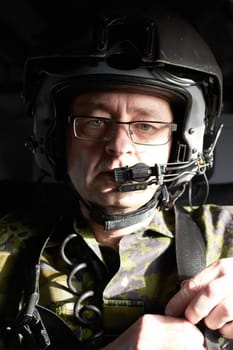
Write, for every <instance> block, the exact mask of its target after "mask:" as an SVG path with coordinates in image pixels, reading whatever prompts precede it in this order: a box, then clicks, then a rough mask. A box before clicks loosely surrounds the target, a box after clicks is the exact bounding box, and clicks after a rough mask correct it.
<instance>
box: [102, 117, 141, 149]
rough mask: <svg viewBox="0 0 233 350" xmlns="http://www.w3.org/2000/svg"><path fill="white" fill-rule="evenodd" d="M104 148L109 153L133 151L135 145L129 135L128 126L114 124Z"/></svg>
mask: <svg viewBox="0 0 233 350" xmlns="http://www.w3.org/2000/svg"><path fill="white" fill-rule="evenodd" d="M105 149H106V152H107V153H109V154H124V153H128V154H130V153H134V151H135V145H134V143H133V141H132V140H131V137H130V135H129V126H128V125H119V124H118V125H116V127H115V130H114V133H113V136H112V138H111V140H110V141H108V142H107V143H106V146H105Z"/></svg>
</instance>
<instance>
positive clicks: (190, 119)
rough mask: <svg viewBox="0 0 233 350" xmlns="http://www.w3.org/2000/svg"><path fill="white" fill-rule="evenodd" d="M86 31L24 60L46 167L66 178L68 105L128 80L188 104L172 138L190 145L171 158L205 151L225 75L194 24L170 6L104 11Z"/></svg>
mask: <svg viewBox="0 0 233 350" xmlns="http://www.w3.org/2000/svg"><path fill="white" fill-rule="evenodd" d="M88 38H89V40H88V41H85V40H83V41H82V43H81V44H80V45H76V46H75V47H72V50H69V52H65V53H64V52H62V53H59V54H57V55H50V56H42V57H33V58H31V59H29V60H28V61H27V63H26V66H25V91H24V95H25V99H26V102H27V103H28V106H29V109H30V113H31V114H32V116H33V118H34V137H33V142H32V148H33V151H34V154H35V159H36V162H37V164H38V165H39V167H40V168H41V169H42V170H43V171H44V172H45V173H46V174H48V175H50V176H52V177H54V178H55V179H57V180H62V179H64V177H65V174H66V125H67V124H66V123H67V116H68V105H69V103H70V101H71V99H72V97H73V96H76V95H78V94H81V93H82V92H85V91H88V90H96V89H106V88H111V87H116V86H117V87H119V88H121V89H124V88H129V87H130V88H135V89H139V90H140V89H141V90H143V91H150V92H152V93H155V94H159V95H162V96H165V97H167V98H169V99H170V100H171V101H172V102H173V103H174V104H176V103H177V104H179V103H181V104H183V105H184V107H183V110H184V114H183V116H182V118H181V119H179V120H178V124H179V130H180V133H179V135H178V136H177V137H178V139H176V142H173V144H174V147H175V146H177V142H178V144H181V145H183V146H184V147H183V148H185V152H183V153H184V154H183V155H182V157H181V155H180V150H181V148H180V147H179V151H177V149H176V150H174V149H173V151H172V154H173V159H172V160H175V161H180V160H182V161H183V160H186V161H187V160H190V159H194V158H195V157H197V156H198V155H200V154H202V153H203V152H204V151H205V149H204V148H205V147H208V146H209V145H205V137H206V136H209V135H211V134H212V133H213V131H214V127H215V124H216V119H217V117H218V116H219V115H220V112H221V104H222V74H221V70H220V68H219V66H218V64H217V62H216V59H215V57H214V56H213V54H212V52H211V50H210V49H209V47H208V46H207V44H206V43H205V42H204V40H203V39H202V38H201V36H200V35H199V34H198V32H197V31H196V30H195V29H194V28H193V27H192V26H191V25H190V24H189V23H187V22H186V21H185V20H184V19H182V18H180V17H179V16H177V15H176V14H173V13H168V12H166V11H165V12H164V11H162V12H159V11H157V12H156V14H155V15H153V14H151V13H146V12H144V13H143V14H138V13H136V14H133V15H131V14H130V15H123V16H122V15H121V16H103V17H102V18H99V17H98V20H97V21H96V22H94V23H93V25H92V26H91V28H90V31H89V32H88ZM174 147H173V148H174ZM180 157H181V158H182V159H180ZM189 179H190V178H187V177H183V178H182V179H181V180H180V182H184V181H189ZM180 182H179V183H180Z"/></svg>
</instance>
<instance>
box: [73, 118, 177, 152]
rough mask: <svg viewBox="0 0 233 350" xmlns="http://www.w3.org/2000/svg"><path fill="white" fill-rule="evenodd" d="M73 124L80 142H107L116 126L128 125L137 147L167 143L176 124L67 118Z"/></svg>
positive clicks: (175, 128) (129, 132)
mask: <svg viewBox="0 0 233 350" xmlns="http://www.w3.org/2000/svg"><path fill="white" fill-rule="evenodd" d="M71 122H73V132H74V136H75V137H77V138H78V139H81V140H86V141H94V142H108V141H110V140H111V139H112V137H113V136H114V134H115V132H116V128H117V125H128V134H129V136H130V138H131V140H132V142H133V143H135V144H138V145H148V146H160V145H165V144H166V143H168V141H169V139H170V137H171V133H172V132H174V131H176V130H177V124H174V123H170V122H161V121H147V120H136V121H130V122H119V121H115V120H112V119H110V118H102V117H94V116H69V123H71Z"/></svg>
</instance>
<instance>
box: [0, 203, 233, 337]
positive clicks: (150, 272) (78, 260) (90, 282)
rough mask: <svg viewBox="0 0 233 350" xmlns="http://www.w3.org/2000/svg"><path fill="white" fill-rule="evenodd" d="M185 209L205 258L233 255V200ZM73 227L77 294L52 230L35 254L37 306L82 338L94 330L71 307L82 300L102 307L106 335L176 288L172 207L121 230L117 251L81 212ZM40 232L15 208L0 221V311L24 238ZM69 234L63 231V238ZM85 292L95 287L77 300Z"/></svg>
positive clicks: (160, 306)
mask: <svg viewBox="0 0 233 350" xmlns="http://www.w3.org/2000/svg"><path fill="white" fill-rule="evenodd" d="M186 209H187V210H188V211H189V212H190V215H191V216H192V218H193V220H194V221H195V222H196V223H197V224H198V226H199V227H200V229H201V231H202V233H203V235H204V238H205V240H206V259H207V265H208V264H210V263H212V262H214V261H216V260H218V259H220V258H226V257H232V256H233V206H216V205H204V206H202V207H200V208H198V209H196V208H186ZM68 233H72V232H68ZM73 233H75V235H74V236H73V237H74V239H72V240H71V241H70V242H71V243H70V249H69V253H67V257H69V256H71V257H74V266H77V265H79V264H83V263H86V267H83V268H82V269H81V272H80V273H79V274H78V277H77V278H76V279H72V286H73V288H74V289H75V290H77V291H78V293H75V292H74V290H73V291H71V290H70V288H69V287H68V285H67V275H69V273H70V271H71V269H72V268H73V266H70V264H68V263H67V262H66V261H64V259H62V256H61V254H60V245H61V242H60V241H59V242H58V241H56V236H55V237H53V238H52V239H51V240H50V241H49V242H48V244H47V246H46V247H45V249H44V251H43V254H42V256H41V259H40V261H41V262H40V265H41V276H40V300H39V304H40V305H42V306H44V307H46V308H49V309H50V310H52V311H54V312H55V313H56V314H57V315H58V316H59V317H61V318H62V319H63V320H65V322H66V323H67V324H68V326H69V327H70V328H71V329H72V330H73V331H74V332H75V333H77V334H78V336H79V338H80V339H81V340H82V339H87V338H88V337H90V336H92V335H93V330H90V327H85V326H80V322H78V320H77V318H75V316H74V307H75V312H77V313H78V311H79V310H80V309H81V308H82V306H83V305H87V304H88V305H89V304H91V305H95V306H96V307H97V308H98V309H100V310H101V313H102V317H101V322H100V325H101V327H103V328H104V331H105V332H106V333H108V334H118V333H120V332H122V331H124V330H125V329H126V328H127V327H128V326H129V325H130V324H132V323H133V322H134V321H135V320H136V319H137V318H138V317H139V316H140V315H142V314H144V313H160V314H162V313H163V311H164V308H165V306H166V304H167V302H168V300H169V299H170V298H171V296H172V295H174V293H175V292H176V291H177V289H178V288H179V279H178V274H177V267H176V256H175V240H174V237H175V220H174V212H173V211H172V210H171V211H157V210H156V211H155V215H154V218H153V220H152V222H151V223H150V225H149V226H148V227H144V228H143V229H141V230H139V231H137V232H132V233H131V234H129V235H126V236H124V237H123V238H122V239H121V241H120V245H119V254H117V253H116V252H115V251H113V250H111V249H110V248H107V251H106V249H105V247H102V246H101V245H100V244H99V243H98V242H97V241H96V240H95V239H94V237H93V235H92V232H91V230H90V229H89V228H88V227H80V225H79V220H78V219H76V220H75V221H74V231H73ZM40 234H41V232H40V230H38V229H37V228H36V225H31V224H30V225H28V224H27V222H26V221H21V220H20V218H18V219H16V218H15V217H14V216H12V215H6V216H4V217H2V218H1V220H0V271H1V275H0V280H1V284H0V316H1V310H3V309H4V302H5V299H6V293H9V288H8V284H9V281H10V276H11V271H12V269H13V266H14V264H15V262H16V258H17V255H18V254H19V252H20V250H21V249H22V247H25V246H26V245H27V241H28V240H29V239H31V238H33V239H36V237H38V236H39V235H40ZM66 235H67V232H64V237H65V236H66ZM75 238H77V240H76V239H75ZM82 266H83V265H82ZM113 267H114V268H113ZM90 291H93V293H90V294H89V297H88V298H86V299H85V298H84V299H83V301H82V302H81V303H79V304H77V299H78V298H79V297H80V295H81V296H82V295H83V293H84V292H90ZM13 294H14V293H13ZM77 294H78V295H79V296H77ZM95 316H96V315H94V314H93V313H92V312H91V311H90V310H89V311H87V312H86V317H87V318H88V319H90V320H91V319H92V318H95ZM1 317H2V316H1Z"/></svg>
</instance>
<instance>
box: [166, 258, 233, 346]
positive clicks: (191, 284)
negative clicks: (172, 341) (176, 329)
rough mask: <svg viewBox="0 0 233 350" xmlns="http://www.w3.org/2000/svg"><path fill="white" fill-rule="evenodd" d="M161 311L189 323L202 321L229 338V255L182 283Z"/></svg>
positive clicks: (232, 280) (232, 285) (232, 276)
mask: <svg viewBox="0 0 233 350" xmlns="http://www.w3.org/2000/svg"><path fill="white" fill-rule="evenodd" d="M165 313H166V315H169V316H173V317H179V316H184V317H185V319H186V320H187V321H189V322H190V323H192V324H193V325H196V324H197V323H198V322H199V321H201V320H204V322H205V324H206V326H207V327H208V328H209V329H213V330H216V329H218V330H219V331H220V333H221V334H222V335H224V336H225V337H227V338H230V339H233V322H232V321H233V258H226V259H221V260H219V261H217V262H215V263H213V264H211V265H210V266H208V267H207V268H206V269H204V270H203V271H201V272H200V273H198V274H197V275H196V276H194V277H193V278H191V279H189V280H187V281H184V282H182V284H181V289H180V290H179V292H178V293H177V294H176V295H175V296H174V297H173V298H172V299H171V300H170V301H169V303H168V305H167V307H166V310H165Z"/></svg>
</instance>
